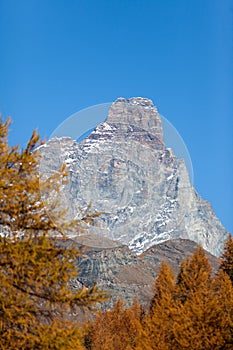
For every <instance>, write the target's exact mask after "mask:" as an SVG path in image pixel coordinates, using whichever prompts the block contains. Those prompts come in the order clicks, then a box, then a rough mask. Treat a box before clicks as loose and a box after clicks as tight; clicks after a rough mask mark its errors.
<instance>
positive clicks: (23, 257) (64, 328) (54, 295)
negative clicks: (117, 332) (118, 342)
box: [0, 120, 106, 350]
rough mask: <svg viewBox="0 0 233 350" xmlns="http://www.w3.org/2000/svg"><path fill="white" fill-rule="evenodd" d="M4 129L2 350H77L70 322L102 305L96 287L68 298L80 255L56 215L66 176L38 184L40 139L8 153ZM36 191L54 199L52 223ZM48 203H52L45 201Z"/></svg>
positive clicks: (0, 162)
mask: <svg viewBox="0 0 233 350" xmlns="http://www.w3.org/2000/svg"><path fill="white" fill-rule="evenodd" d="M9 125H10V121H9V120H8V121H6V122H3V121H2V120H1V121H0V230H1V234H0V285H1V289H0V339H1V341H0V349H2V350H5V349H7V350H11V349H12V350H18V349H28V350H29V349H43V350H46V349H59V350H61V349H83V346H82V345H81V340H80V339H81V336H80V331H79V329H78V326H77V322H72V321H71V320H69V317H67V319H66V316H68V315H69V316H70V315H72V313H73V312H74V311H75V312H77V309H79V308H80V307H82V308H83V307H84V308H85V307H86V308H91V307H92V306H93V305H95V303H96V302H101V301H102V300H105V299H106V296H105V294H104V293H102V292H100V291H98V290H97V288H96V287H92V288H89V289H86V288H82V289H81V290H74V289H72V287H71V284H70V280H71V278H77V269H76V267H75V262H76V260H77V257H78V256H79V251H78V250H77V249H76V248H75V247H74V246H73V245H72V246H70V247H69V248H65V245H62V244H61V243H59V238H58V236H59V235H60V242H64V240H66V235H65V232H66V229H67V228H70V229H71V228H72V227H75V229H76V230H77V229H81V226H80V223H79V222H69V223H67V222H66V219H65V216H64V214H65V212H64V210H63V208H60V207H59V188H60V185H61V184H62V183H63V181H65V179H66V172H65V169H64V168H62V169H60V171H58V172H57V173H55V174H54V175H52V176H51V177H50V178H49V179H47V180H46V181H40V180H41V179H40V175H39V174H38V164H39V152H38V151H37V149H36V148H37V146H38V145H39V144H40V142H41V141H40V138H39V136H38V135H37V133H36V132H33V134H32V137H31V139H30V141H29V142H28V145H27V147H26V149H24V150H22V151H20V149H19V147H17V146H16V147H12V146H9V145H8V129H9ZM41 191H49V192H50V193H52V192H53V191H55V192H56V193H57V195H56V198H54V203H55V204H54V208H55V212H54V215H56V216H57V218H59V220H58V219H57V220H52V219H51V216H50V215H48V214H47V211H46V208H45V206H44V204H43V202H42V200H41ZM50 200H51V198H50Z"/></svg>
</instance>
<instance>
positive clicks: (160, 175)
mask: <svg viewBox="0 0 233 350" xmlns="http://www.w3.org/2000/svg"><path fill="white" fill-rule="evenodd" d="M64 136H65V135H64ZM41 153H42V161H41V171H43V172H45V173H50V172H51V171H54V169H58V168H59V167H60V166H61V165H62V163H65V164H66V165H67V168H68V170H69V184H68V185H67V186H65V187H64V191H63V200H64V202H65V203H66V204H68V207H69V214H70V215H71V216H75V215H76V213H77V212H80V209H81V210H85V209H86V208H87V207H88V206H89V205H90V206H91V211H92V212H102V213H103V214H102V215H101V216H100V217H98V218H96V221H95V225H94V227H92V228H90V231H89V233H90V234H93V235H96V234H97V235H100V236H101V237H103V238H106V239H108V240H109V241H117V242H120V243H123V244H125V245H127V246H128V247H129V248H130V249H131V250H133V251H134V252H136V253H137V254H140V253H142V252H143V251H145V250H146V249H148V248H149V247H152V246H153V245H155V244H158V243H161V242H164V241H166V240H170V239H178V238H183V239H189V240H193V241H195V242H196V243H199V244H201V245H202V246H203V247H204V248H205V249H206V250H207V251H209V252H211V253H212V254H214V255H217V256H218V255H219V254H220V253H221V251H222V245H223V241H224V240H225V238H226V236H227V231H226V230H225V229H224V227H223V226H222V225H221V223H220V222H219V220H218V219H217V218H216V216H215V214H214V212H213V209H212V207H211V205H210V204H209V202H207V201H205V200H203V199H202V198H201V197H200V196H199V195H198V193H197V192H196V191H195V189H194V188H193V186H192V184H191V183H190V179H189V175H188V172H187V169H186V166H185V162H184V160H183V159H179V158H177V157H176V156H175V155H174V153H173V151H172V150H171V149H169V148H166V147H165V144H164V141H163V129H162V121H161V118H160V116H159V113H158V111H157V108H156V107H155V106H154V104H153V102H152V101H151V100H149V99H146V98H141V97H137V98H130V99H124V98H118V99H117V100H116V101H115V102H114V103H113V104H112V105H111V107H110V109H109V113H108V116H107V119H106V121H105V122H104V123H102V124H100V125H98V126H97V127H96V128H95V129H94V131H93V132H92V133H91V134H90V135H89V136H88V137H87V138H85V139H84V140H82V141H81V142H80V143H77V142H76V141H75V140H72V139H70V138H68V137H62V138H55V139H51V140H50V141H49V142H48V143H47V145H46V147H42V148H41ZM93 237H94V236H93ZM109 241H108V244H109Z"/></svg>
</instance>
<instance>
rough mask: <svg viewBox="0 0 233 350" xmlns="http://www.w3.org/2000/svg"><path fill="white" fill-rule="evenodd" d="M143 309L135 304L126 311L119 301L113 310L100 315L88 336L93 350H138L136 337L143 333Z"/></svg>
mask: <svg viewBox="0 0 233 350" xmlns="http://www.w3.org/2000/svg"><path fill="white" fill-rule="evenodd" d="M140 319H141V309H140V306H139V305H138V303H136V302H134V304H133V305H132V307H131V308H128V309H125V308H124V303H123V302H122V301H121V300H118V301H117V302H116V304H115V305H114V307H113V309H112V310H109V311H105V312H104V313H101V312H100V313H99V314H98V315H97V317H96V319H95V321H94V322H93V323H92V324H91V325H90V327H89V329H88V333H87V336H86V343H89V347H87V348H88V349H91V350H115V349H117V350H132V349H136V337H137V336H138V335H139V334H140V332H141V323H140Z"/></svg>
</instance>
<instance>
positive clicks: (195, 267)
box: [84, 236, 233, 350]
mask: <svg viewBox="0 0 233 350" xmlns="http://www.w3.org/2000/svg"><path fill="white" fill-rule="evenodd" d="M232 272H233V239H232V237H231V236H230V237H229V238H228V240H227V242H226V244H225V251H224V254H223V255H222V257H221V264H220V267H219V271H218V272H217V273H216V274H214V273H213V271H212V268H211V265H210V262H209V260H208V259H207V257H206V255H205V252H204V250H203V249H202V248H201V247H198V248H197V250H196V251H195V252H194V254H193V256H190V257H188V258H186V259H185V260H184V261H183V262H182V264H181V267H180V271H179V273H178V275H177V276H175V275H174V272H173V270H172V268H171V267H170V266H169V265H167V264H166V263H162V265H161V267H160V272H159V274H158V277H157V279H156V281H155V290H154V297H153V299H152V301H151V304H150V308H149V310H148V311H147V312H146V313H145V312H143V310H142V308H141V307H140V305H139V304H137V303H136V302H134V304H133V305H132V307H131V308H128V309H124V305H123V303H122V302H121V301H118V302H117V303H116V305H115V307H114V308H113V310H110V311H105V312H104V313H99V314H98V315H97V317H96V319H95V321H94V322H92V323H90V324H89V325H88V327H87V329H86V334H85V336H84V344H85V348H86V349H88V350H116V349H118V350H125V349H127V350H131V349H136V350H151V349H153V350H173V349H177V350H178V349H180V350H181V349H190V350H197V349H203V350H213V349H215V350H218V349H232V348H233V287H232V282H233V279H232V277H233V276H232Z"/></svg>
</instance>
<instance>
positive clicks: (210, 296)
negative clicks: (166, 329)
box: [173, 247, 221, 350]
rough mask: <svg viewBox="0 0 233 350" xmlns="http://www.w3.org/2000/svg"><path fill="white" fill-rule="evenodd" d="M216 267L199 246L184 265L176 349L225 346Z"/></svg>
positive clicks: (179, 288)
mask: <svg viewBox="0 0 233 350" xmlns="http://www.w3.org/2000/svg"><path fill="white" fill-rule="evenodd" d="M212 273H213V272H212V268H211V265H210V262H209V260H208V258H207V257H206V255H205V251H204V249H203V248H201V247H198V248H197V249H196V251H195V252H194V254H193V255H192V256H191V257H187V258H186V259H185V260H184V261H183V262H182V264H181V268H180V273H179V274H178V278H177V296H176V299H177V300H178V301H180V303H181V308H180V312H179V315H178V317H177V319H176V323H175V326H174V339H175V342H174V347H173V348H174V349H180V350H181V349H190V350H194V349H200V350H202V349H203V350H212V349H220V348H221V347H220V346H221V340H220V337H221V332H220V330H219V329H218V326H217V323H216V321H217V319H218V317H219V313H220V311H221V305H220V304H219V303H218V301H217V299H218V298H217V294H216V293H214V289H213V277H212Z"/></svg>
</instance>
